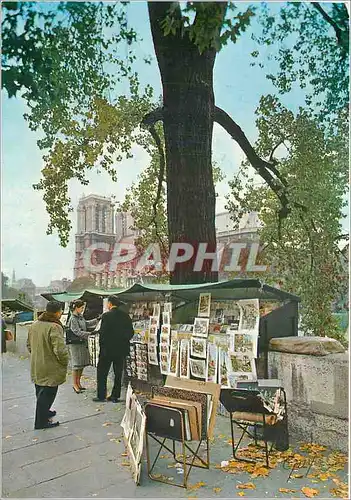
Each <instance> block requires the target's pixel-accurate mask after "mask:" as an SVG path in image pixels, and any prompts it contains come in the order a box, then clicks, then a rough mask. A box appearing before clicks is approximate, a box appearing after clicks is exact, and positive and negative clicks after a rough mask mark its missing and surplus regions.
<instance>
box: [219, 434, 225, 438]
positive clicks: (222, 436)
mask: <svg viewBox="0 0 351 500" xmlns="http://www.w3.org/2000/svg"><path fill="white" fill-rule="evenodd" d="M225 437H226V436H225V435H224V434H219V436H218V439H224V438H225Z"/></svg>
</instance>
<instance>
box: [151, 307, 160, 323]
mask: <svg viewBox="0 0 351 500" xmlns="http://www.w3.org/2000/svg"><path fill="white" fill-rule="evenodd" d="M160 315H161V306H160V304H154V310H153V313H152V316H156V317H157V320H158V319H159V317H160Z"/></svg>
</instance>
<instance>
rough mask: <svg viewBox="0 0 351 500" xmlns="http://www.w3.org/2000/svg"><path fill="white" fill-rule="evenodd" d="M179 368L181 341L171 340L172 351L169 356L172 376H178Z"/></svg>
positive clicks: (169, 370)
mask: <svg viewBox="0 0 351 500" xmlns="http://www.w3.org/2000/svg"><path fill="white" fill-rule="evenodd" d="M178 366H179V341H178V340H175V339H172V340H171V349H170V355H169V369H168V372H169V374H170V375H174V376H175V377H177V376H178Z"/></svg>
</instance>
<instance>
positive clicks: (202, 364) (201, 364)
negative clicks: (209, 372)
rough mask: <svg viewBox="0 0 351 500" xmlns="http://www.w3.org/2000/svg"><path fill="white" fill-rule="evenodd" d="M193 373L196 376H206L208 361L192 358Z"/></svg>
mask: <svg viewBox="0 0 351 500" xmlns="http://www.w3.org/2000/svg"><path fill="white" fill-rule="evenodd" d="M190 370H191V375H192V376H193V377H196V378H203V379H205V378H206V361H205V360H204V359H192V358H190Z"/></svg>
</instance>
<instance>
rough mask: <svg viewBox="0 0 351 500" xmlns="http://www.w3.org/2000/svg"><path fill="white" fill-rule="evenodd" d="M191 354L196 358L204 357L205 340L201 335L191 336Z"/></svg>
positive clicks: (205, 350) (205, 351) (205, 349)
mask: <svg viewBox="0 0 351 500" xmlns="http://www.w3.org/2000/svg"><path fill="white" fill-rule="evenodd" d="M190 346H191V356H194V357H197V358H206V354H207V341H206V339H203V338H201V337H191V341H190Z"/></svg>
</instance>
